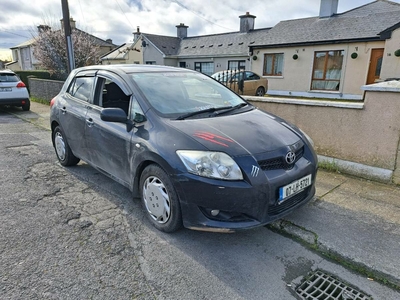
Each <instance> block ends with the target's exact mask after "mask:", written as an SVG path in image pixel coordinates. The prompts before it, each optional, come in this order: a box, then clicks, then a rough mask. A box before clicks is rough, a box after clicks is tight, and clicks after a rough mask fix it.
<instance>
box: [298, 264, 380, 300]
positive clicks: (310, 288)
mask: <svg viewBox="0 0 400 300" xmlns="http://www.w3.org/2000/svg"><path fill="white" fill-rule="evenodd" d="M295 291H296V294H297V295H298V296H300V297H301V298H302V299H306V300H372V297H370V296H368V295H366V294H365V293H363V292H361V291H358V290H357V289H355V288H353V287H351V286H349V285H348V284H346V283H344V282H342V281H340V280H338V279H336V278H334V277H332V276H331V275H328V274H326V273H324V272H322V271H320V270H317V271H315V272H313V273H311V274H310V275H309V276H308V277H307V278H305V280H304V281H303V282H302V283H301V284H300V285H299V286H298V287H297V288H296V289H295Z"/></svg>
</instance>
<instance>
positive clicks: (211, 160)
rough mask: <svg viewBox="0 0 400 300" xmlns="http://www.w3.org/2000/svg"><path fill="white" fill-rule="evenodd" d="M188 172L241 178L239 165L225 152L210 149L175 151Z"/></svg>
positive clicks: (230, 178) (226, 177)
mask: <svg viewBox="0 0 400 300" xmlns="http://www.w3.org/2000/svg"><path fill="white" fill-rule="evenodd" d="M176 154H178V156H179V158H180V159H181V160H182V162H183V164H184V165H185V167H186V169H187V170H188V172H190V173H193V174H196V175H199V176H203V177H210V178H218V179H225V180H242V179H243V175H242V171H240V168H239V166H238V165H237V164H236V163H235V161H234V160H233V159H232V158H231V157H230V156H229V155H227V154H225V153H223V152H211V151H191V150H178V151H176Z"/></svg>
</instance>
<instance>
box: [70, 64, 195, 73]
mask: <svg viewBox="0 0 400 300" xmlns="http://www.w3.org/2000/svg"><path fill="white" fill-rule="evenodd" d="M81 70H82V71H83V70H109V71H112V70H114V71H120V72H124V73H126V74H128V73H142V72H195V71H193V70H189V69H185V68H177V67H169V66H160V65H139V64H117V65H94V66H87V67H82V68H79V69H77V71H81Z"/></svg>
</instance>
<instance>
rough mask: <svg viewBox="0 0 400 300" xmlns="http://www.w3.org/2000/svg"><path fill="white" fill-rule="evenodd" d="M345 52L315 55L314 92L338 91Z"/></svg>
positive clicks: (323, 52) (328, 52)
mask: <svg viewBox="0 0 400 300" xmlns="http://www.w3.org/2000/svg"><path fill="white" fill-rule="evenodd" d="M343 57H344V51H343V50H335V51H317V52H315V54H314V67H313V74H312V82H311V89H312V90H328V91H338V90H339V85H340V76H341V73H342V64H343Z"/></svg>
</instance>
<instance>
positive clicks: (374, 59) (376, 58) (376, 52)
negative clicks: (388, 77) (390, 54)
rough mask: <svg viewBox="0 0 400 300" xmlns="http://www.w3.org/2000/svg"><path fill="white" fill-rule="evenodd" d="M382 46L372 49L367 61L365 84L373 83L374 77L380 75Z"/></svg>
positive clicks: (377, 77) (376, 77)
mask: <svg viewBox="0 0 400 300" xmlns="http://www.w3.org/2000/svg"><path fill="white" fill-rule="evenodd" d="M383 50H384V49H383V48H381V49H372V51H371V60H370V62H369V70H368V78H367V84H371V83H374V82H375V80H376V79H379V77H380V75H381V68H382V59H383Z"/></svg>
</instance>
